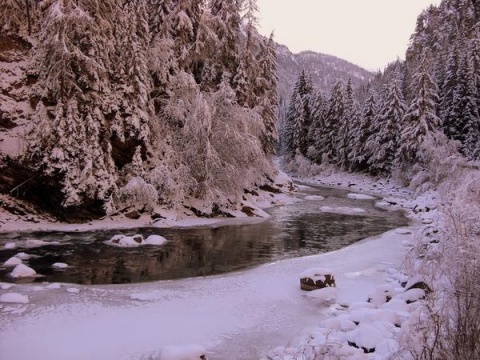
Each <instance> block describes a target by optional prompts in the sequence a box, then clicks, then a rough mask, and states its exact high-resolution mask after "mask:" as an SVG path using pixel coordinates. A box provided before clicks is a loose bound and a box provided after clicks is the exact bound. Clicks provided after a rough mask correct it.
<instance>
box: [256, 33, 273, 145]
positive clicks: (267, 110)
mask: <svg viewBox="0 0 480 360" xmlns="http://www.w3.org/2000/svg"><path fill="white" fill-rule="evenodd" d="M259 57H260V60H259V66H260V68H261V71H262V72H261V74H259V76H258V77H257V81H256V88H257V91H256V92H257V97H258V98H259V99H260V104H259V105H258V106H257V112H258V113H259V114H260V115H261V117H262V119H263V123H264V125H265V135H264V136H263V139H262V143H263V147H264V150H265V152H266V153H268V154H273V153H274V151H275V143H276V142H277V140H278V135H277V129H276V122H277V116H276V114H277V106H278V93H277V82H278V75H277V52H276V48H275V42H274V41H273V33H272V34H271V35H270V38H269V39H268V40H265V42H264V43H263V44H262V47H261V51H260V56H259Z"/></svg>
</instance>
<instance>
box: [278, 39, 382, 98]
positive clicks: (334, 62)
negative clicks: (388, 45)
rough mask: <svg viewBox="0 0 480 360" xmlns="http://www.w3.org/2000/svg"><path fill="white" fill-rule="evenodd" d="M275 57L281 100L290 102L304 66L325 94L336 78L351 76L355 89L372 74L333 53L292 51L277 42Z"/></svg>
mask: <svg viewBox="0 0 480 360" xmlns="http://www.w3.org/2000/svg"><path fill="white" fill-rule="evenodd" d="M277 57H278V58H277V59H278V78H279V79H278V93H279V96H280V101H282V100H284V101H285V100H286V101H289V98H290V96H291V93H292V90H293V87H294V85H295V81H296V80H297V79H298V76H299V75H300V72H301V71H302V70H303V69H305V70H307V72H309V73H310V74H311V76H312V80H313V83H314V85H315V86H316V87H317V88H318V89H319V90H320V91H322V92H323V93H325V94H329V93H330V90H331V88H332V85H333V83H334V82H335V81H336V80H343V81H344V82H347V81H348V79H352V85H353V87H354V88H358V87H359V86H360V85H361V84H362V83H365V82H367V81H369V80H371V79H372V78H373V77H374V75H375V74H374V73H372V72H369V71H367V70H365V69H363V68H361V67H360V66H357V65H354V64H352V63H350V62H348V61H346V60H342V59H339V58H337V57H335V56H332V55H326V54H320V53H316V52H313V51H303V52H301V53H299V54H293V53H292V52H291V51H290V50H289V49H288V47H286V46H284V45H280V44H279V45H277Z"/></svg>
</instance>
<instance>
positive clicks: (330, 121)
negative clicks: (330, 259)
mask: <svg viewBox="0 0 480 360" xmlns="http://www.w3.org/2000/svg"><path fill="white" fill-rule="evenodd" d="M345 96H346V95H345V86H344V84H343V82H342V81H337V82H336V83H335V84H334V86H333V88H332V94H331V96H330V99H329V101H328V105H327V111H326V113H325V118H324V131H323V133H322V135H321V136H320V139H319V142H318V145H317V146H318V149H319V152H320V153H321V154H322V157H327V159H328V160H329V161H331V162H337V161H338V157H337V155H338V154H337V143H338V139H339V131H340V126H341V120H342V119H343V118H344V115H345Z"/></svg>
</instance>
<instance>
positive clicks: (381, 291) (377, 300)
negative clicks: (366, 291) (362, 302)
mask: <svg viewBox="0 0 480 360" xmlns="http://www.w3.org/2000/svg"><path fill="white" fill-rule="evenodd" d="M394 296H395V288H394V287H393V286H391V285H388V284H384V285H380V286H379V287H377V288H376V289H375V290H374V291H373V292H372V293H371V294H370V295H369V296H368V302H369V303H372V304H374V305H375V306H381V305H383V304H385V303H386V302H389V301H390V300H392V299H393V297H394Z"/></svg>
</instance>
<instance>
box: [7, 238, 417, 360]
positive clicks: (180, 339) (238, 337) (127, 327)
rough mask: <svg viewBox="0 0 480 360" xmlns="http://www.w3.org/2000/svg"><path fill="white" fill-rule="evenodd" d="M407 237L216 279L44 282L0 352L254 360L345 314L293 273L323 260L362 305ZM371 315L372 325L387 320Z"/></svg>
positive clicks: (343, 298) (340, 293)
mask: <svg viewBox="0 0 480 360" xmlns="http://www.w3.org/2000/svg"><path fill="white" fill-rule="evenodd" d="M413 230H414V229H413V228H412V232H414V231H413ZM408 236H411V235H400V234H397V233H396V232H395V231H394V230H392V231H389V232H387V233H386V234H384V235H382V236H375V237H371V238H369V239H366V240H363V241H360V242H358V243H356V244H354V245H351V246H349V247H346V248H343V249H341V250H338V251H335V252H331V253H327V254H321V255H315V256H308V257H303V258H295V259H288V260H283V261H278V262H275V263H272V264H267V265H263V266H259V267H256V268H254V269H250V270H246V271H240V272H234V273H230V274H226V275H220V276H210V277H205V278H191V279H182V280H171V281H157V282H153V283H145V284H134V285H120V286H119V285H115V286H113V285H112V286H78V287H77V288H78V289H80V292H79V293H75V296H71V294H69V293H66V295H69V296H68V297H62V295H61V294H62V293H59V292H57V291H56V290H55V289H58V288H60V284H50V285H46V286H45V288H46V290H47V291H46V292H42V297H41V298H35V301H30V303H29V307H30V309H31V311H28V312H25V313H24V314H23V315H22V317H21V318H15V320H9V321H14V323H15V326H13V327H8V326H6V323H0V348H1V349H2V351H3V353H4V354H5V356H6V358H8V359H10V360H19V359H22V360H29V359H38V358H48V359H51V360H56V359H65V358H68V359H72V360H75V359H86V358H88V359H91V360H96V359H102V360H104V359H117V360H122V359H138V358H141V357H142V356H145V357H146V358H148V356H149V354H155V353H158V352H160V351H161V350H162V349H164V348H165V347H167V346H175V347H182V346H183V345H184V344H200V345H202V346H203V347H205V348H206V349H208V351H209V355H208V356H209V358H211V359H213V360H216V359H218V360H220V359H225V358H228V359H231V360H235V359H238V360H239V359H244V360H245V359H254V358H260V357H261V356H262V355H263V354H265V353H267V352H268V351H270V350H271V349H273V348H275V347H278V346H282V345H285V344H287V343H292V344H294V342H292V338H295V337H297V334H301V333H302V331H303V330H304V329H306V328H311V326H313V325H317V326H318V323H319V322H320V321H321V319H322V318H327V317H330V316H334V314H335V313H340V314H341V313H345V310H336V309H337V308H340V307H338V306H337V307H336V306H333V305H332V306H333V307H332V308H330V305H328V304H326V305H322V304H319V303H318V300H316V299H312V298H309V297H306V296H305V295H306V294H307V293H306V292H304V291H302V290H300V288H299V285H298V274H301V273H302V272H305V269H310V270H312V269H317V270H315V271H313V273H317V272H318V264H322V266H324V267H325V268H323V269H322V268H320V270H322V271H321V272H322V273H325V272H327V271H328V272H331V273H333V274H335V277H336V282H337V287H336V288H335V290H336V292H337V298H336V302H337V303H338V304H349V303H352V302H355V301H361V300H363V301H366V300H367V298H368V295H369V294H371V293H372V292H374V291H375V289H376V288H377V287H378V286H379V285H381V284H383V281H384V280H383V279H384V276H385V274H386V270H387V269H389V268H392V267H397V266H400V264H401V262H402V261H403V256H404V254H405V251H406V250H405V249H404V248H403V247H402V246H401V240H402V239H404V238H405V237H408ZM325 270H327V271H325ZM309 273H312V272H311V271H309ZM351 273H357V276H356V277H351V276H348V274H351ZM30 291H33V289H32V286H30V285H27V284H25V285H22V284H19V285H17V288H16V292H18V293H25V294H28V293H29V292H30ZM37 293H38V292H37ZM49 294H50V295H49ZM331 299H332V301H335V300H334V299H333V296H332V297H331ZM378 311H379V312H378V313H377V314H376V315H375V314H373V315H371V319H373V320H379V319H381V320H385V319H388V317H389V316H390V315H389V313H388V312H385V311H384V312H382V311H380V310H378ZM387 315H388V316H387ZM373 320H372V321H373ZM351 321H352V320H350V319H348V318H344V319H342V322H341V323H342V325H341V326H340V327H339V328H340V329H341V330H340V331H349V330H350V327H351ZM132 331H134V333H135V336H132ZM359 336H360V335H359ZM79 339H82V341H79ZM24 343H28V344H29V346H28V347H25V346H22V344H24ZM342 351H344V350H342ZM345 351H346V350H345ZM348 351H349V352H350V351H351V350H348ZM225 354H228V355H225Z"/></svg>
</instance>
